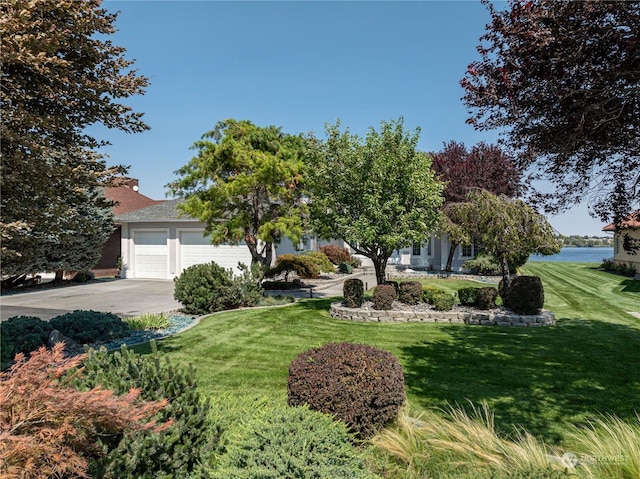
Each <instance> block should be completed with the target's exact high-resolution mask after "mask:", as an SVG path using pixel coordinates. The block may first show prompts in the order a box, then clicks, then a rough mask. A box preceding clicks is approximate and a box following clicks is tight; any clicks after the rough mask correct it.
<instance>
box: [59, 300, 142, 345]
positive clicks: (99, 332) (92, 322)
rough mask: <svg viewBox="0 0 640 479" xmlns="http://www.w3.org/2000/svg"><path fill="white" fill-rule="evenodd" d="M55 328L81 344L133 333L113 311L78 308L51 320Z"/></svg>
mask: <svg viewBox="0 0 640 479" xmlns="http://www.w3.org/2000/svg"><path fill="white" fill-rule="evenodd" d="M49 324H51V327H52V328H53V329H57V330H58V331H60V332H61V333H62V334H64V335H65V336H67V337H69V338H71V339H73V340H74V341H76V342H78V343H80V344H88V343H95V342H96V341H109V340H112V339H118V338H124V337H125V336H128V335H129V334H131V328H129V325H128V324H127V323H126V322H124V321H122V319H121V318H119V317H118V316H116V315H115V314H113V313H104V312H100V311H91V310H89V311H84V310H81V309H77V310H75V311H73V312H71V313H65V314H61V315H60V316H56V317H55V318H53V319H51V321H49Z"/></svg>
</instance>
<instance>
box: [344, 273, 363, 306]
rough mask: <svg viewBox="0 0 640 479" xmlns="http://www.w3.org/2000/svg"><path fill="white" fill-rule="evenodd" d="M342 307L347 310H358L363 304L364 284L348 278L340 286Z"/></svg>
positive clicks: (358, 280)
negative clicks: (342, 298) (342, 299)
mask: <svg viewBox="0 0 640 479" xmlns="http://www.w3.org/2000/svg"><path fill="white" fill-rule="evenodd" d="M342 295H343V297H344V305H345V306H346V307H347V308H359V307H360V306H362V303H364V283H363V282H362V280H360V279H357V278H350V279H348V280H346V281H345V282H344V284H343V285H342Z"/></svg>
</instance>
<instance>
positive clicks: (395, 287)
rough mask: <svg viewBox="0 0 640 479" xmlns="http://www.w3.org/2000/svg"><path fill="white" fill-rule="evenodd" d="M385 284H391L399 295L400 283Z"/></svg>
mask: <svg viewBox="0 0 640 479" xmlns="http://www.w3.org/2000/svg"><path fill="white" fill-rule="evenodd" d="M384 284H390V285H391V286H393V289H395V290H396V294H398V288H399V287H400V283H398V282H397V281H385V282H384Z"/></svg>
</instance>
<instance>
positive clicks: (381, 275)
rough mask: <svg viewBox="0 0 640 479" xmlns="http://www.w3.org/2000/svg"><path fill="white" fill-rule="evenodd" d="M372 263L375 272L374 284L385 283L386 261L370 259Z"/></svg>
mask: <svg viewBox="0 0 640 479" xmlns="http://www.w3.org/2000/svg"><path fill="white" fill-rule="evenodd" d="M371 261H373V267H374V268H375V270H376V282H377V283H378V284H384V283H386V282H387V277H386V271H387V260H386V259H385V260H382V259H381V258H378V257H376V258H371Z"/></svg>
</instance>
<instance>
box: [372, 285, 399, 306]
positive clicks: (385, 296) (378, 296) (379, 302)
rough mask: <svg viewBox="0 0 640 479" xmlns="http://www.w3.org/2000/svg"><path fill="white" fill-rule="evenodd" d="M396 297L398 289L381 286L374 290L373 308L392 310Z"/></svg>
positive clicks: (390, 286)
mask: <svg viewBox="0 0 640 479" xmlns="http://www.w3.org/2000/svg"><path fill="white" fill-rule="evenodd" d="M396 297H397V294H396V288H394V287H393V286H392V285H390V284H379V285H377V286H376V287H375V288H373V308H374V309H383V310H388V309H391V306H392V304H393V302H394V301H395V300H396Z"/></svg>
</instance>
